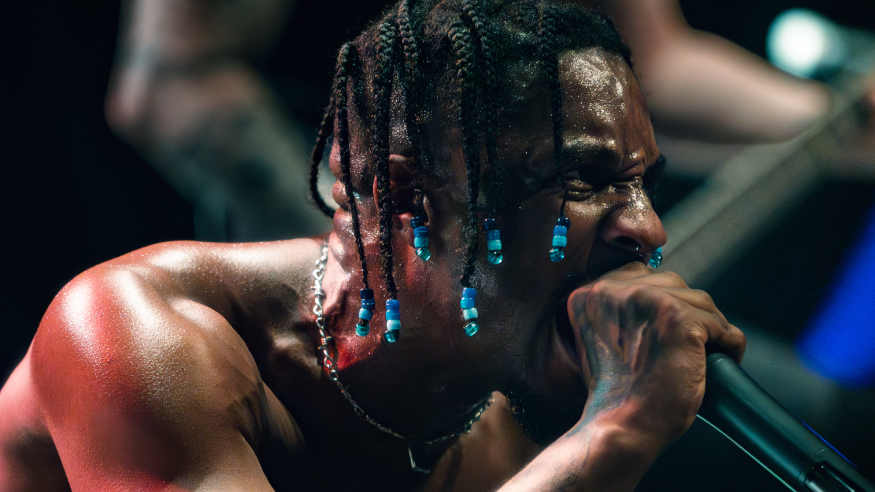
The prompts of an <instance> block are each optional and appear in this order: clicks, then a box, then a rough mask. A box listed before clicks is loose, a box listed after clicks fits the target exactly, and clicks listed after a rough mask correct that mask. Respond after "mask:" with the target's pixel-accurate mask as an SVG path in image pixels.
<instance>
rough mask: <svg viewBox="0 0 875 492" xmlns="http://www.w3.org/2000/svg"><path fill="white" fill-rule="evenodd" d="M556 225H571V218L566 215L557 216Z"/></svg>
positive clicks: (567, 226) (566, 226)
mask: <svg viewBox="0 0 875 492" xmlns="http://www.w3.org/2000/svg"><path fill="white" fill-rule="evenodd" d="M556 225H558V226H562V227H565V228H566V229H567V228H569V227H571V219H569V218H568V217H564V216H563V217H559V218H558V219H556Z"/></svg>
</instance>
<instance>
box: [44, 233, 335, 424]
mask: <svg viewBox="0 0 875 492" xmlns="http://www.w3.org/2000/svg"><path fill="white" fill-rule="evenodd" d="M319 244H320V243H319V242H316V241H283V242H273V243H253V244H236V245H235V244H209V243H196V242H176V243H164V244H159V245H155V246H150V247H148V248H144V249H142V250H138V251H135V252H133V253H130V254H128V255H125V256H122V257H120V258H117V259H115V260H111V261H108V262H106V263H103V264H101V265H98V266H96V267H94V268H91V269H89V270H88V271H86V272H84V273H82V274H80V275H79V276H77V277H76V278H74V279H73V280H72V281H71V282H70V283H68V284H67V285H66V286H65V287H64V288H63V289H62V290H61V292H60V293H59V294H58V295H57V296H56V298H55V299H54V301H53V302H52V304H51V305H50V307H49V309H48V311H47V312H46V314H45V316H44V318H43V321H42V323H41V324H40V327H39V329H38V331H37V335H36V337H35V338H34V342H33V346H32V361H31V366H32V370H33V375H34V383H35V384H36V386H37V388H38V391H39V392H40V396H41V398H40V399H41V400H42V401H43V403H44V406H45V408H57V409H68V410H69V408H70V404H71V403H72V402H74V401H76V400H80V401H82V399H83V398H85V399H87V398H90V397H93V398H94V399H93V400H92V401H91V402H89V403H88V405H91V406H93V405H100V404H102V403H101V402H103V404H106V403H108V402H112V406H114V407H117V408H118V407H120V406H123V405H130V408H119V410H120V411H122V412H128V411H134V412H145V413H146V414H147V415H154V416H155V417H156V418H158V419H160V420H164V419H165V418H166V419H168V420H173V419H174V418H175V417H174V416H173V415H169V414H168V413H169V412H172V413H174V414H175V415H183V414H189V415H205V414H211V413H212V412H219V413H224V415H215V417H216V418H221V419H227V418H230V419H232V420H234V419H242V420H246V419H248V418H249V417H248V416H247V415H249V414H251V413H252V412H251V409H247V408H245V407H246V405H250V406H253V405H254V406H255V407H257V406H259V404H258V402H256V401H255V400H258V399H260V398H262V396H261V395H262V394H263V389H262V382H261V380H260V376H259V370H258V367H257V365H256V362H255V360H254V359H253V356H252V353H251V352H250V349H249V347H248V346H247V344H246V343H245V342H244V340H243V338H242V337H241V334H240V333H238V331H237V329H236V327H237V325H252V324H253V322H252V321H251V318H253V317H256V318H257V317H258V316H274V317H283V316H293V315H294V312H295V311H296V310H298V308H299V307H298V306H296V305H295V304H294V303H293V302H286V304H285V305H283V306H280V307H277V306H276V305H273V306H271V309H272V310H264V311H265V312H268V313H269V314H261V312H262V310H261V308H260V306H259V303H264V302H271V301H270V299H271V298H272V297H274V298H276V299H281V298H282V297H283V296H282V293H283V292H285V291H288V290H289V289H290V287H289V285H291V284H295V283H296V280H295V279H296V277H297V276H299V275H297V276H296V275H295V273H294V272H291V271H289V269H290V268H292V269H294V268H295V267H296V266H297V265H296V264H297V263H301V264H302V265H303V264H304V263H306V262H305V259H306V258H307V257H309V260H310V261H312V258H313V257H314V255H315V254H318V245H319ZM310 250H313V251H310ZM292 289H294V287H292ZM276 302H281V301H274V304H276ZM301 309H303V308H301ZM244 318H246V319H244ZM174 405H176V406H178V408H174ZM229 412H230V414H229ZM67 414H68V415H69V413H67ZM238 424H239V422H238ZM249 424H251V422H249V423H246V426H247V427H249V426H250V425H249Z"/></svg>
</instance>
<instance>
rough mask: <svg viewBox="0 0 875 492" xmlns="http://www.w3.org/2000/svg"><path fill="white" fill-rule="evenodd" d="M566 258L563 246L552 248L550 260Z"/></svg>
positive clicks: (554, 261) (555, 260)
mask: <svg viewBox="0 0 875 492" xmlns="http://www.w3.org/2000/svg"><path fill="white" fill-rule="evenodd" d="M564 259H565V252H563V251H562V248H553V249H551V250H550V261H552V262H553V263H556V262H559V261H562V260H564Z"/></svg>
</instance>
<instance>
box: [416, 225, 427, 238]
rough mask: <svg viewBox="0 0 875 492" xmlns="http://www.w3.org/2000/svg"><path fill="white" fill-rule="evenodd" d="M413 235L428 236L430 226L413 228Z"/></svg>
mask: <svg viewBox="0 0 875 492" xmlns="http://www.w3.org/2000/svg"><path fill="white" fill-rule="evenodd" d="M413 237H428V227H417V228H416V229H413Z"/></svg>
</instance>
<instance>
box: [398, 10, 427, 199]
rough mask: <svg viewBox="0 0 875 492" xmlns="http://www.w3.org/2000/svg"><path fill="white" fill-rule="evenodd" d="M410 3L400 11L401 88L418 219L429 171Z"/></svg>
mask: <svg viewBox="0 0 875 492" xmlns="http://www.w3.org/2000/svg"><path fill="white" fill-rule="evenodd" d="M410 4H411V0H403V1H402V2H401V5H400V8H399V10H398V35H399V36H400V37H401V47H402V52H403V55H404V63H403V64H400V65H401V67H402V74H403V75H402V77H401V87H402V89H403V93H404V94H403V95H404V100H405V105H406V111H405V117H406V126H407V138H408V139H409V140H410V145H411V148H412V150H413V207H414V212H415V213H416V215H417V216H421V215H422V214H423V210H422V180H423V170H424V169H425V168H426V164H425V153H424V152H422V149H421V148H420V142H421V138H420V128H419V124H418V122H417V116H418V114H419V108H420V104H421V102H420V95H419V84H420V83H421V77H420V72H419V43H418V42H417V41H416V36H415V35H414V30H413V23H412V21H411V18H410Z"/></svg>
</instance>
